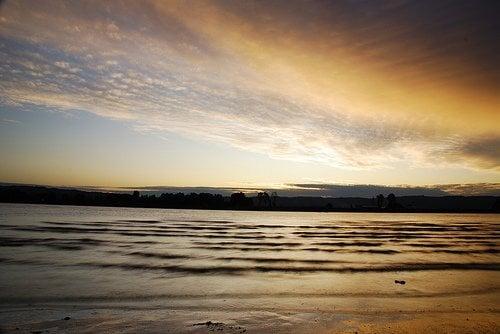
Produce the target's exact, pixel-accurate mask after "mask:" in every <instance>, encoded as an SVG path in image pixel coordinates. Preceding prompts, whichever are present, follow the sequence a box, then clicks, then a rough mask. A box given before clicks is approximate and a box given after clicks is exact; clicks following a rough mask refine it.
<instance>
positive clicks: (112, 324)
mask: <svg viewBox="0 0 500 334" xmlns="http://www.w3.org/2000/svg"><path fill="white" fill-rule="evenodd" d="M0 312H1V318H2V325H1V327H0V328H1V330H2V333H39V334H42V333H213V332H216V333H498V332H499V330H500V320H499V319H500V315H499V313H498V312H497V311H495V312H463V311H456V312H447V311H444V312H437V311H419V312H362V313H359V312H345V311H342V310H338V311H331V312H308V311H306V310H304V311H303V312H297V311H286V310H274V311H273V310H262V311H257V310H238V311H229V310H224V311H216V310H192V309H189V310H183V309H175V310H165V309H112V308H90V309H89V308H85V307H68V306H64V307H63V306H55V305H52V306H45V307H13V308H9V309H5V308H2V309H1V311H0ZM65 319H66V320H65Z"/></svg>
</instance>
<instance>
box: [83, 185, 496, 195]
mask: <svg viewBox="0 0 500 334" xmlns="http://www.w3.org/2000/svg"><path fill="white" fill-rule="evenodd" d="M85 189H90V190H111V191H120V192H122V191H127V192H131V191H133V190H140V191H141V192H144V193H152V194H161V193H178V192H181V193H185V194H188V193H192V192H195V193H200V192H205V193H212V194H223V195H226V196H227V195H230V194H232V193H234V192H238V191H243V192H245V193H248V194H250V195H255V194H256V193H257V192H260V191H267V192H269V193H272V192H277V193H278V195H279V196H315V197H364V198H373V197H375V196H376V195H378V194H383V195H385V196H387V195H388V194H390V193H393V194H395V195H396V196H500V183H467V184H436V185H426V186H418V187H417V186H410V185H398V186H384V185H376V184H331V183H294V184H285V185H282V186H280V187H274V188H268V187H257V186H255V187H171V186H170V187H169V186H147V187H123V188H101V187H87V188H85Z"/></svg>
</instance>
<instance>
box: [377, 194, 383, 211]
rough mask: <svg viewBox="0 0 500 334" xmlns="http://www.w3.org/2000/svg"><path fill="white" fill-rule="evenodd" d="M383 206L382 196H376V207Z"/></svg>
mask: <svg viewBox="0 0 500 334" xmlns="http://www.w3.org/2000/svg"><path fill="white" fill-rule="evenodd" d="M383 206H384V195H382V194H378V195H377V207H378V208H382V207H383Z"/></svg>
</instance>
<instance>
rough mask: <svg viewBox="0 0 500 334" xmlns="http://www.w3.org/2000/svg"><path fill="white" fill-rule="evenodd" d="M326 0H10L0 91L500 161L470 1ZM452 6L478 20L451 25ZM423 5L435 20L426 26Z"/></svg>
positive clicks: (493, 79)
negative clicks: (106, 0) (372, 0)
mask: <svg viewBox="0 0 500 334" xmlns="http://www.w3.org/2000/svg"><path fill="white" fill-rule="evenodd" d="M325 6H326V7H325V8H323V7H322V6H320V5H317V6H309V5H307V4H304V3H301V2H293V3H291V4H290V6H288V5H285V4H284V3H281V2H273V3H271V4H269V5H268V6H261V4H260V3H254V2H252V3H250V2H234V3H223V2H211V3H205V2H196V3H189V2H180V3H168V4H165V3H162V2H154V1H153V2H143V3H140V4H139V3H136V2H127V1H125V2H123V4H122V5H120V3H118V2H116V3H112V4H107V5H104V4H102V3H101V2H93V1H88V2H84V3H71V4H68V3H66V2H59V1H53V2H51V3H50V4H49V3H42V2H36V3H30V4H29V5H28V4H27V3H26V2H24V1H17V2H7V3H6V4H5V5H3V8H2V14H1V15H2V21H1V22H0V33H1V37H0V57H1V59H2V64H1V65H0V76H1V78H2V82H1V83H0V88H1V90H2V93H0V102H1V103H4V104H9V105H13V104H17V105H21V106H22V107H25V108H29V107H30V106H32V105H36V106H42V107H45V108H47V109H51V110H59V111H63V112H71V111H72V110H83V111H87V112H91V113H94V114H97V115H100V116H102V117H107V118H111V119H115V120H120V121H126V122H130V124H131V125H132V126H133V127H134V128H135V129H136V130H137V131H143V132H152V133H158V134H159V135H163V134H165V133H176V134H180V135H183V136H186V137H189V138H194V139H196V140H200V141H205V140H210V141H214V142H222V143H226V144H228V145H231V146H234V147H238V148H241V149H244V150H249V151H253V152H261V153H265V154H268V155H269V156H271V157H274V158H277V159H289V160H296V161H317V162H321V163H325V164H329V165H332V166H338V167H346V168H359V169H366V168H383V167H388V166H391V165H394V164H397V163H401V162H403V163H405V164H406V165H408V166H416V165H424V164H433V165H436V164H445V165H446V164H451V165H458V166H473V167H475V168H485V169H488V168H493V169H495V168H498V157H499V155H498V139H487V140H486V141H481V139H480V138H479V137H480V136H484V133H486V135H487V136H489V137H487V138H495V137H494V133H495V131H496V128H494V127H493V126H492V124H495V120H497V119H498V114H495V113H492V112H491V110H493V109H494V107H495V103H497V102H498V97H494V96H493V97H492V95H488V94H489V93H488V92H489V90H490V88H491V84H492V83H493V84H496V83H498V82H499V81H497V79H498V77H497V74H498V71H497V70H496V69H497V68H498V67H497V66H498V65H496V64H495V63H494V62H492V61H491V53H492V52H495V50H496V49H497V47H495V46H491V47H490V48H485V47H484V44H485V43H486V44H487V43H489V42H490V37H491V36H490V35H488V34H483V35H481V36H482V37H481V38H482V39H484V40H479V39H476V37H474V38H472V37H468V36H469V35H467V36H466V37H465V38H470V42H469V43H472V44H471V45H468V46H466V47H465V50H466V52H465V53H463V52H462V53H461V51H463V50H464V45H463V43H462V42H463V40H462V39H463V37H462V35H461V33H462V32H466V33H467V34H469V33H471V32H473V33H481V32H483V31H485V29H487V28H491V27H489V26H488V24H489V23H488V22H489V21H488V22H486V23H481V22H479V21H478V20H477V18H478V17H479V16H478V15H479V14H480V13H479V14H478V12H477V11H478V10H477V9H476V8H475V7H474V6H472V7H474V8H469V7H471V5H467V4H465V5H463V4H460V5H456V6H454V5H452V4H448V3H446V4H442V5H438V8H437V12H438V14H436V13H433V12H432V11H431V10H430V9H427V10H428V12H427V11H426V10H425V8H424V7H425V6H423V7H422V6H419V5H410V6H406V5H399V4H396V3H393V4H392V5H391V4H384V5H380V6H373V5H370V4H367V5H365V6H360V7H350V6H348V5H347V4H345V5H342V4H340V5H336V4H332V5H325ZM415 6H416V7H415ZM464 6H465V7H464ZM414 7H415V8H414ZM457 8H458V9H457ZM461 8H462V9H461ZM464 8H465V9H469V10H470V11H469V14H463V13H465V9H464ZM415 10H419V11H424V10H425V11H426V13H429V14H431V16H433V17H429V18H428V17H426V16H425V15H424V16H422V13H419V15H418V17H416V16H414V15H415V14H414V13H415ZM450 11H451V12H452V13H455V14H457V15H458V16H459V17H462V16H463V17H462V19H463V20H465V21H466V22H470V23H471V24H472V26H471V28H470V29H469V30H464V29H465V28H466V27H464V26H459V29H454V28H452V27H453V26H454V25H455V24H456V22H455V21H456V20H458V19H456V18H454V17H451V18H450V17H448V16H447V15H445V14H446V13H449V12H450ZM462 11H463V12H462ZM251 13H253V14H256V15H253V14H252V15H250V14H251ZM336 13H337V14H336ZM388 13H395V14H394V15H389V17H392V18H391V19H390V20H387V19H385V18H386V17H387V14H388ZM257 14H258V15H257ZM464 15H465V16H464ZM422 17H424V18H425V20H426V22H427V21H429V22H430V21H433V22H434V21H436V22H438V23H436V24H431V26H425V27H419V26H418V25H419V22H420V21H419V20H420V19H421V18H422ZM387 27H390V29H388V28H387ZM299 28H300V29H299ZM433 29H441V31H442V32H443V35H442V36H441V37H439V36H437V37H436V36H434V35H433V34H432V31H433ZM429 33H431V35H430V36H431V37H430V39H429V40H427V39H426V38H425V36H428V35H429ZM474 36H475V35H474ZM447 40H448V42H447ZM411 42H415V44H413V43H411ZM443 43H444V44H445V45H444V46H443V47H438V46H440V45H442V44H443ZM436 47H437V49H436ZM393 54H396V55H397V56H393ZM396 58H397V59H399V60H397V59H396ZM480 64H490V65H491V66H492V67H493V71H484V70H481V69H478V67H480ZM463 78H473V79H474V80H473V81H474V82H476V83H479V84H478V87H481V88H484V89H478V88H473V87H472V86H470V85H469V83H468V81H467V80H462V79H463ZM443 87H445V88H443ZM467 89H469V91H468V93H467V94H465V95H464V94H460V93H461V92H463V91H464V90H467ZM437 91H439V94H438V93H436V92H437ZM484 92H486V93H484ZM483 93H484V94H486V95H484V94H483ZM471 101H472V102H471ZM496 106H498V104H497V105H496ZM473 107H474V108H475V110H477V114H473V113H471V109H472V108H473ZM464 124H468V125H469V127H467V128H465V127H464V126H463V125H464ZM457 138H460V139H457ZM488 140H490V142H488ZM491 140H493V142H491ZM489 144H493V145H494V147H496V148H491V145H489ZM485 145H486V146H487V147H486V146H485ZM436 152H437V153H438V154H439V155H440V156H441V158H440V159H436V158H435V156H436Z"/></svg>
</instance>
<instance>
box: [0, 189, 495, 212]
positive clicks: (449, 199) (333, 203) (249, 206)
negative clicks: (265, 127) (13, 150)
mask: <svg viewBox="0 0 500 334" xmlns="http://www.w3.org/2000/svg"><path fill="white" fill-rule="evenodd" d="M234 195H238V196H234ZM266 196H267V195H266ZM375 201H376V198H375V195H374V198H360V197H338V198H337V197H280V196H276V197H274V198H272V202H271V200H270V199H269V197H268V199H267V200H263V199H262V197H260V196H253V197H246V196H245V195H244V194H242V193H235V194H233V195H232V196H222V195H214V194H207V193H192V194H182V193H177V194H167V193H166V194H162V195H161V196H158V197H157V196H154V195H142V196H141V195H140V194H139V193H138V192H134V193H132V194H126V193H108V192H97V191H83V190H76V189H61V188H51V187H44V186H19V185H16V186H0V203H18V204H42V205H72V206H95V207H123V208H152V209H194V210H228V211H273V212H280V211H281V212H348V213H349V212H350V213H482V214H486V213H500V197H499V196H440V197H437V196H436V197H433V196H402V197H398V198H396V199H395V203H393V205H392V206H388V205H386V206H385V207H376V206H375Z"/></svg>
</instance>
